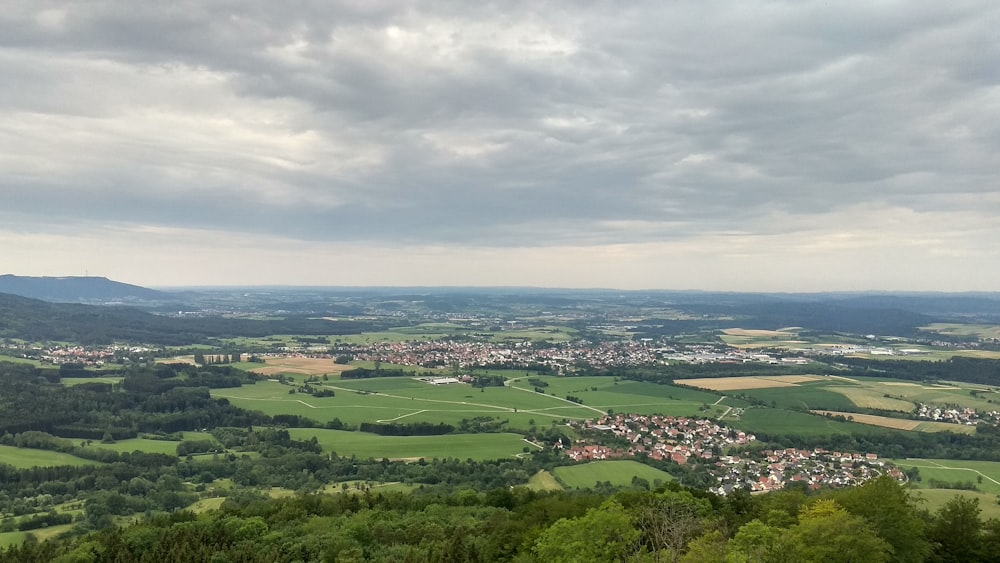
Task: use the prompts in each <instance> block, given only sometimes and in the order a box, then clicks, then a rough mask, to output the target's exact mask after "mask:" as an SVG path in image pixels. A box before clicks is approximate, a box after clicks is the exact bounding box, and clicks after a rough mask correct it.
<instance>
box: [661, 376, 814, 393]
mask: <svg viewBox="0 0 1000 563" xmlns="http://www.w3.org/2000/svg"><path fill="white" fill-rule="evenodd" d="M820 379H822V376H819V375H773V376H755V375H748V376H745V377H703V378H695V379H681V380H678V383H680V384H682V385H685V386H688V387H697V388H699V389H708V390H711V391H737V390H744V389H769V388H772V387H795V386H796V385H798V384H800V383H805V382H808V381H816V380H820Z"/></svg>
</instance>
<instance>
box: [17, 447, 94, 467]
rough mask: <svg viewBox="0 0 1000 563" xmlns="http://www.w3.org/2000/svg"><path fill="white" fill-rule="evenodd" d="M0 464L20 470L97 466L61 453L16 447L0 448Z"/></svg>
mask: <svg viewBox="0 0 1000 563" xmlns="http://www.w3.org/2000/svg"><path fill="white" fill-rule="evenodd" d="M0 463H6V464H7V465H13V466H14V467H17V468H19V469H25V468H29V467H52V466H56V465H97V464H98V463H97V462H96V461H90V460H89V459H83V458H79V457H76V456H73V455H70V454H64V453H61V452H51V451H48V450H33V449H30V448H16V447H14V446H0Z"/></svg>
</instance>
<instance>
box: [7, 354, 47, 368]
mask: <svg viewBox="0 0 1000 563" xmlns="http://www.w3.org/2000/svg"><path fill="white" fill-rule="evenodd" d="M0 362H13V363H16V364H31V365H33V366H40V365H42V362H40V361H38V360H30V359H28V358H21V357H18V356H4V355H2V354H0Z"/></svg>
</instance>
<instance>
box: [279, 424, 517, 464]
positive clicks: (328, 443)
mask: <svg viewBox="0 0 1000 563" xmlns="http://www.w3.org/2000/svg"><path fill="white" fill-rule="evenodd" d="M288 433H289V434H290V435H291V437H292V438H293V439H296V440H308V439H310V438H312V437H313V436H315V437H316V439H317V440H318V441H319V444H320V446H322V447H323V450H324V451H326V452H336V453H337V455H340V456H350V455H354V456H357V457H359V458H363V459H367V458H375V459H382V458H389V459H408V460H415V459H420V458H425V459H432V458H442V459H443V458H447V457H453V458H458V459H469V458H471V459H476V460H483V459H499V458H504V457H510V456H513V455H518V454H521V453H523V450H524V448H525V447H528V448H529V449H531V450H535V449H536V448H535V447H533V446H529V445H528V444H527V443H526V442H525V441H524V439H523V438H522V437H521V435H520V434H509V433H501V434H492V433H489V434H447V435H442V436H379V435H377V434H369V433H367V432H346V431H343V430H327V429H322V428H289V429H288Z"/></svg>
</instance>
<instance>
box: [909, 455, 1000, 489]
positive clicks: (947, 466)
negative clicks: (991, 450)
mask: <svg viewBox="0 0 1000 563" xmlns="http://www.w3.org/2000/svg"><path fill="white" fill-rule="evenodd" d="M892 463H894V464H895V465H896V466H897V467H899V468H901V469H909V468H911V467H916V468H918V469H919V470H920V481H918V482H916V483H914V485H915V486H917V487H929V486H930V480H931V479H936V480H938V481H943V482H946V483H953V484H954V483H966V482H969V481H971V482H972V483H973V484H974V485H975V486H976V487H977V488H978V489H979V490H980V491H982V492H986V493H992V494H994V495H1000V462H998V461H967V460H957V459H917V458H909V459H895V460H892ZM980 477H982V479H981V480H980V479H979V478H980Z"/></svg>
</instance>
